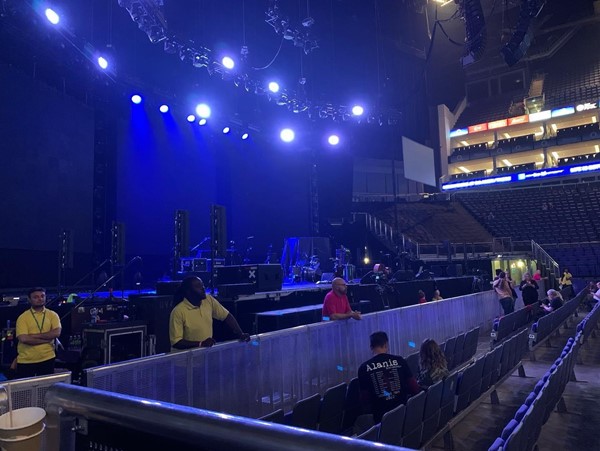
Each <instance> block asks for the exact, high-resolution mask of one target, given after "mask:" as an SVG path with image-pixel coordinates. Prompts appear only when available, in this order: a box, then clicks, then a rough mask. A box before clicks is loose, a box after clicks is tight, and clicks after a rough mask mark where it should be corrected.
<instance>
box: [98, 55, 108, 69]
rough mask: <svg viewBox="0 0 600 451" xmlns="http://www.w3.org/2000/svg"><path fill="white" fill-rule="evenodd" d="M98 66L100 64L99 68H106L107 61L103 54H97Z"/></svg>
mask: <svg viewBox="0 0 600 451" xmlns="http://www.w3.org/2000/svg"><path fill="white" fill-rule="evenodd" d="M98 66H100V69H102V70H106V69H107V68H108V61H107V60H106V58H104V57H103V56H99V57H98Z"/></svg>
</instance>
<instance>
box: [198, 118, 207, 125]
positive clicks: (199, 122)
mask: <svg viewBox="0 0 600 451" xmlns="http://www.w3.org/2000/svg"><path fill="white" fill-rule="evenodd" d="M198 125H206V119H204V118H202V119H200V120H199V121H198Z"/></svg>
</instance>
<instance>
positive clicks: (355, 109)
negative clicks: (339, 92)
mask: <svg viewBox="0 0 600 451" xmlns="http://www.w3.org/2000/svg"><path fill="white" fill-rule="evenodd" d="M364 112H365V109H364V108H363V107H362V106H360V105H354V106H353V107H352V114H353V115H355V116H362V115H363V113H364Z"/></svg>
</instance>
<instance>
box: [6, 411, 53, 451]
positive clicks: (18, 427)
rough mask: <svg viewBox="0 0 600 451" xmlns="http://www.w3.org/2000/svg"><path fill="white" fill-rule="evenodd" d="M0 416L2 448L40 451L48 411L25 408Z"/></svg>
mask: <svg viewBox="0 0 600 451" xmlns="http://www.w3.org/2000/svg"><path fill="white" fill-rule="evenodd" d="M9 415H10V413H5V414H4V415H2V416H0V447H2V449H3V450H6V451H39V450H40V448H41V445H42V432H44V428H45V424H44V418H45V417H46V411H45V410H44V409H41V408H39V407H25V408H23V409H16V410H13V412H12V426H11V421H10V417H9Z"/></svg>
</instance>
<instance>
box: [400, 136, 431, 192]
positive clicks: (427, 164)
mask: <svg viewBox="0 0 600 451" xmlns="http://www.w3.org/2000/svg"><path fill="white" fill-rule="evenodd" d="M402 155H403V157H404V158H403V159H404V177H406V178H407V179H409V180H414V181H415V182H421V183H423V184H425V185H429V186H437V180H436V177H435V161H434V156H433V149H432V148H431V147H427V146H424V145H423V144H419V143H418V142H415V141H413V140H411V139H408V138H406V137H405V136H403V137H402Z"/></svg>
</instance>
